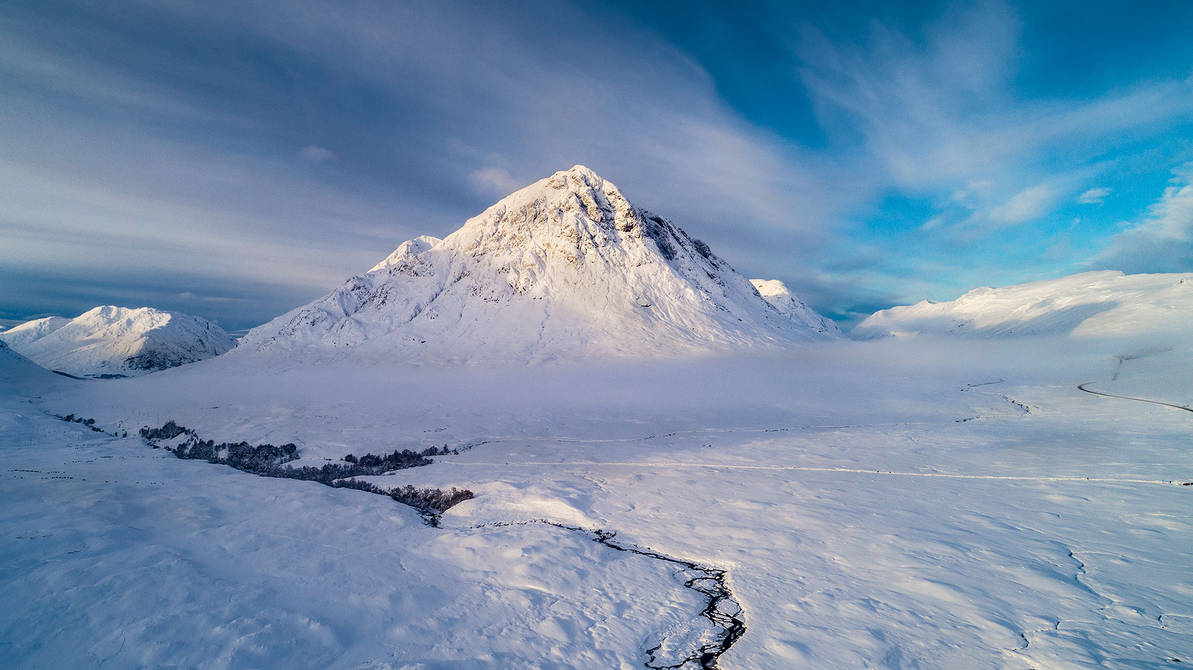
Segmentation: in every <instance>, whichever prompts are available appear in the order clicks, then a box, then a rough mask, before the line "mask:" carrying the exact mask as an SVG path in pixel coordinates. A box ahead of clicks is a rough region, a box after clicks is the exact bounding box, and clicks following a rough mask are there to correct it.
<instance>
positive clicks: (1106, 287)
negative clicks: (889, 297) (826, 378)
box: [850, 271, 1193, 339]
mask: <svg viewBox="0 0 1193 670" xmlns="http://www.w3.org/2000/svg"><path fill="white" fill-rule="evenodd" d="M1191 328H1193V274H1140V275H1124V274H1123V273H1121V272H1110V271H1104V272H1085V273H1081V274H1076V275H1072V276H1069V277H1063V278H1061V279H1053V280H1048V281H1039V282H1032V283H1030V284H1019V285H1017V286H1007V287H1005V288H988V287H983V288H978V289H974V290H972V291H970V292H969V293H966V294H965V295H963V296H961V297H960V298H957V299H956V300H952V301H949V302H939V303H934V302H930V301H927V300H924V301H922V302H919V303H916V304H914V305H908V306H904V307H892V308H890V309H884V310H882V311H880V312H876V313H874V314H873V315H871V316H869V317H868V318H866V320H865V321H862V322H861V323H860V324H858V325H857V327H856V328H854V329H853V331H852V332H851V333H850V334H851V335H852V336H853V337H855V338H859V339H872V338H879V337H888V336H909V335H916V334H920V333H932V334H947V335H971V336H983V337H1013V336H1022V335H1072V336H1075V337H1109V336H1119V335H1132V334H1143V333H1150V334H1159V333H1166V332H1171V333H1184V334H1186V335H1187V333H1188V332H1190V329H1191Z"/></svg>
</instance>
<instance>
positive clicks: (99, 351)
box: [0, 306, 236, 376]
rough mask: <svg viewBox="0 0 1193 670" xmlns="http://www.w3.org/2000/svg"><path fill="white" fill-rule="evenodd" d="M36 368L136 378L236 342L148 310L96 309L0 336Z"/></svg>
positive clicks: (198, 323) (195, 322)
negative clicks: (37, 366) (36, 366)
mask: <svg viewBox="0 0 1193 670" xmlns="http://www.w3.org/2000/svg"><path fill="white" fill-rule="evenodd" d="M0 340H4V341H5V342H6V343H8V345H9V346H10V347H12V349H13V350H14V351H17V352H19V353H21V354H23V355H24V356H26V357H28V358H29V359H30V360H32V361H34V362H35V363H37V364H38V365H40V366H42V367H44V368H47V369H50V370H61V371H62V372H66V373H69V374H72V375H80V376H84V375H86V376H99V375H123V376H127V375H138V374H144V373H147V372H153V371H155V370H163V369H165V368H170V367H174V366H176V365H183V364H186V363H193V362H195V361H200V360H203V359H205V358H210V357H212V356H218V355H219V354H222V353H224V352H225V351H228V350H229V349H231V348H232V347H233V346H235V344H236V342H235V340H233V339H232V337H231V336H230V335H228V334H227V333H225V332H224V331H223V329H221V328H220V327H219V326H217V325H215V324H213V323H211V322H210V321H207V320H205V319H200V318H198V317H195V316H190V315H187V314H179V313H177V312H164V311H161V310H157V309H153V308H152V307H140V308H137V309H130V308H127V307H112V306H104V307H96V308H94V309H92V310H90V311H88V312H86V313H84V314H82V315H80V316H78V317H75V318H74V319H64V318H62V317H57V316H51V317H47V318H44V319H36V320H34V321H29V322H26V323H23V324H21V325H19V326H16V327H14V328H11V329H9V330H7V331H4V332H3V333H0Z"/></svg>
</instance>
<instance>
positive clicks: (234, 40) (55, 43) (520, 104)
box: [0, 0, 1193, 328]
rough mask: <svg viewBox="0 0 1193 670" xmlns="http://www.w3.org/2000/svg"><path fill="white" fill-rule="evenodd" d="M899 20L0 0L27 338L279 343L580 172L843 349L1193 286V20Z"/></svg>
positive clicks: (978, 10) (750, 8)
mask: <svg viewBox="0 0 1193 670" xmlns="http://www.w3.org/2000/svg"><path fill="white" fill-rule="evenodd" d="M644 4H645V5H646V6H644ZM844 4H848V5H849V6H848V7H843V6H842V5H844ZM899 4H901V3H822V4H819V5H817V4H815V3H758V4H753V3H740V2H735V3H707V4H695V3H679V2H661V3H649V4H646V3H616V4H604V5H602V4H599V3H592V2H586V3H566V2H550V3H518V4H509V5H502V4H498V3H460V4H458V3H452V2H434V3H394V2H351V3H323V2H307V1H305V0H288V1H286V2H260V1H254V0H248V1H245V2H236V3H220V2H184V1H177V0H175V1H164V0H155V1H153V2H144V3H141V2H137V1H135V0H129V1H126V2H120V3H108V2H91V3H89V2H63V3H57V2H10V3H5V4H4V5H0V319H5V320H8V321H11V320H17V319H25V318H29V317H32V316H35V315H42V314H62V315H75V314H78V313H81V312H82V311H84V310H85V309H87V308H89V307H91V306H93V305H95V304H100V303H114V304H121V305H130V306H138V305H143V304H148V305H153V306H157V307H162V308H168V309H178V310H182V311H187V312H191V313H194V314H199V315H203V316H206V317H209V318H212V319H215V320H217V321H218V322H220V323H221V324H222V325H224V326H225V327H228V328H243V327H247V326H251V325H255V324H257V323H260V322H263V321H265V320H267V319H269V318H271V317H272V316H275V315H277V314H279V313H281V312H283V311H285V310H287V309H290V308H292V307H294V306H296V305H298V304H300V303H302V302H306V301H307V300H310V299H312V298H314V297H317V296H318V295H321V294H323V293H325V292H326V291H328V290H330V289H331V288H333V287H334V286H336V285H338V284H339V283H340V281H341V280H343V279H344V278H345V277H347V276H349V275H351V274H353V273H356V272H360V271H363V270H365V269H367V268H368V267H370V266H371V265H373V263H375V262H376V261H377V260H378V259H380V258H382V257H384V256H385V255H386V254H387V253H388V252H389V251H390V250H392V248H393V247H395V246H397V244H398V243H399V242H401V241H402V240H405V239H408V238H410V237H413V236H415V235H418V234H432V235H438V236H442V235H444V234H446V233H448V232H450V231H452V230H454V229H455V228H457V227H458V226H459V225H460V224H461V223H462V222H463V220H464V219H466V218H467V217H469V216H471V215H473V214H475V213H477V212H479V211H480V210H481V209H483V208H484V207H485V206H487V205H488V204H490V203H491V202H492V201H493V200H495V199H496V198H498V197H500V196H501V195H504V194H505V193H506V192H508V191H510V190H512V189H513V188H516V187H518V186H520V185H524V184H527V183H529V182H531V181H534V180H536V179H538V178H541V177H543V176H546V175H548V174H550V173H551V172H554V171H556V170H559V169H565V168H567V167H569V166H571V165H573V164H575V163H583V164H585V165H588V166H589V167H592V168H593V169H595V170H596V171H598V172H599V173H601V174H602V175H604V176H605V177H606V178H608V179H611V180H612V181H614V182H616V183H617V184H618V185H619V186H620V187H621V188H622V190H623V191H625V192H626V194H627V195H628V196H629V197H630V198H631V199H632V200H633V201H634V202H635V203H637V204H639V205H641V206H644V207H647V208H649V209H652V210H655V211H657V212H659V213H662V214H664V215H666V216H668V217H670V218H671V219H673V220H674V221H675V222H676V223H678V224H679V225H681V226H682V227H684V228H685V229H687V230H688V231H689V232H690V233H692V234H693V235H695V236H697V237H700V238H702V239H704V240H706V241H707V242H709V244H710V245H711V246H712V247H713V249H714V250H716V251H717V253H718V254H720V255H721V256H723V257H725V258H726V259H728V260H729V261H730V262H731V263H733V264H734V266H735V267H737V269H738V270H740V271H741V272H743V273H744V274H747V275H748V276H757V277H775V278H780V279H783V280H784V281H786V282H787V283H788V284H789V285H790V286H791V287H792V288H793V289H794V290H796V291H797V292H798V293H800V294H801V295H802V296H804V297H805V298H806V299H807V300H808V301H809V302H810V303H811V304H812V305H813V306H814V307H816V308H817V309H819V310H820V311H822V312H823V313H826V314H828V315H830V316H833V317H834V318H837V319H840V320H842V321H844V322H846V323H847V324H848V323H850V322H852V321H855V320H856V319H857V318H859V316H861V315H864V314H867V313H869V312H871V311H873V310H875V309H878V308H882V307H886V306H889V305H892V304H901V303H907V302H914V301H917V300H920V299H923V298H930V299H938V300H940V299H950V298H953V297H956V296H957V295H959V294H960V293H962V292H964V291H966V290H968V289H970V288H973V287H975V286H979V285H1005V284H1010V283H1017V282H1021V281H1029V280H1035V279H1046V278H1052V277H1058V276H1062V275H1065V274H1070V273H1073V272H1079V271H1083V270H1089V269H1120V270H1124V271H1128V272H1175V271H1186V272H1187V271H1193V186H1191V184H1193V39H1189V37H1188V36H1189V35H1190V34H1193V3H1188V2H1183V3H1175V2H1174V3H1147V2H1133V3H1105V4H1098V3H1089V2H1084V3H1075V2H1074V3H1063V2H1050V3H1031V4H1022V5H1016V4H1005V3H999V2H991V3H985V4H972V3H964V4H960V3H957V4H951V3H920V4H916V5H915V6H914V7H913V8H910V9H909V8H907V7H899V6H897V5H899Z"/></svg>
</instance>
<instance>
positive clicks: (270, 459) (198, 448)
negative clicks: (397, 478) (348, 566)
mask: <svg viewBox="0 0 1193 670" xmlns="http://www.w3.org/2000/svg"><path fill="white" fill-rule="evenodd" d="M141 437H143V438H145V441H146V442H148V443H149V444H150V445H152V446H153V448H154V449H158V448H162V445H160V444H159V442H161V441H168V440H176V439H178V438H179V437H183V438H184V439H182V440H180V441H179V442H178V444H176V445H174V446H165V447H164V448H165V449H167V450H168V451H170V452H172V453H173V454H174V455H175V456H177V457H178V458H185V459H197V460H204V461H207V462H208V463H217V464H220V465H229V466H231V467H234V468H236V469H237V470H242V471H244V472H249V473H252V474H254V475H259V476H262V477H277V478H281V479H300V480H304V481H313V482H319V483H320V484H324V485H327V486H331V487H334V488H350V489H356V490H358V491H367V492H369V493H376V494H378V495H384V496H389V497H390V498H393V499H394V500H396V501H397V502H400V503H402V504H404V505H409V506H410V507H413V508H414V509H416V510H418V512H419V514H421V515H422V516H423V519H424V520H425V521H426V522H427V523H428V524H429V525H431V526H438V525H439V515H440V514H442V513H443V512H446V511H447V510H448V509H449V508H451V507H452V506H454V505H456V504H457V503H460V502H463V501H465V500H468V499H470V498H473V497H474V495H473V493H472V491H469V490H466V489H457V488H455V487H452V488H450V489H448V490H446V491H445V490H443V489H438V488H429V489H419V488H415V487H413V486H410V485H407V486H404V487H397V488H394V489H386V488H382V487H380V486H377V485H375V484H371V483H369V482H365V481H360V480H358V479H353V477H360V476H369V475H381V474H385V473H386V472H391V471H393V470H403V469H405V468H414V467H418V466H420V465H430V464H431V463H432V462H433V461H431V459H430V458H428V457H429V456H441V455H447V454H458V453H459V451H458V450H455V449H448V447H447V445H443V447H431V448H429V449H424V450H423V451H421V452H416V451H410V450H409V449H402V450H397V449H395V450H394V451H393V452H392V453H389V454H383V455H381V456H377V455H375V454H365V455H364V456H360V457H357V456H354V455H352V454H348V455H347V456H345V457H344V460H343V462H338V463H337V462H333V463H324V464H323V465H321V466H318V467H316V466H313V465H304V466H301V467H293V466H290V465H287V464H288V463H290V462H291V461H295V460H298V447H297V446H295V445H294V444H293V443H289V444H283V445H281V446H275V445H272V444H258V445H252V444H249V443H248V442H220V443H218V444H217V443H216V442H215V441H214V440H203V439H200V438H199V436H198V434H196V433H195V431H193V430H191V429H190V428H185V427H183V426H180V425H178V424H177V423H175V422H174V421H173V420H170V421H167V422H166V423H165V424H163V425H162V427H161V428H150V427H148V426H145V427H144V428H142V429H141Z"/></svg>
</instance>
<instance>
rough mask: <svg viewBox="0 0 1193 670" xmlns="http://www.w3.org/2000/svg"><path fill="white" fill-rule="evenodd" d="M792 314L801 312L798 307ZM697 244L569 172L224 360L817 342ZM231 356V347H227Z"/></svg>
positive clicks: (583, 353) (820, 330)
mask: <svg viewBox="0 0 1193 670" xmlns="http://www.w3.org/2000/svg"><path fill="white" fill-rule="evenodd" d="M804 309H806V308H804ZM808 321H815V319H811V318H803V319H798V318H797V319H792V318H789V317H788V315H785V314H783V313H780V311H779V310H777V309H775V308H774V307H773V306H772V305H771V304H770V303H768V302H767V301H766V300H764V299H763V298H762V296H760V295H759V293H758V291H757V290H755V288H754V286H753V285H752V284H751V283H750V281H749V280H747V279H746V278H744V277H742V276H741V275H739V274H738V273H737V272H735V271H734V270H733V268H732V267H730V266H729V264H728V263H726V262H725V261H724V260H722V259H720V258H718V257H717V256H715V255H714V254H713V253H712V251H711V250H709V248H708V246H707V245H705V244H704V243H703V242H700V241H699V240H696V239H693V238H691V237H689V236H688V235H687V234H686V233H684V231H683V230H681V229H680V228H678V227H676V226H675V225H673V224H672V223H671V222H670V221H668V220H666V219H664V218H661V217H658V216H655V215H653V214H651V213H649V212H647V211H645V210H642V209H639V208H637V207H635V206H634V205H632V204H631V203H630V202H629V201H628V200H626V198H625V197H624V196H623V195H622V194H621V192H620V191H619V190H618V189H617V187H616V186H614V185H613V184H612V183H610V182H608V181H605V180H604V179H602V178H601V177H600V176H598V175H597V174H595V173H594V172H592V171H591V170H589V169H588V168H585V167H582V166H576V167H573V168H572V169H570V170H567V171H564V172H557V173H555V174H554V175H552V176H550V177H548V178H546V179H543V180H541V181H539V182H536V183H534V184H532V185H530V186H528V187H526V188H523V189H521V190H519V191H517V192H515V193H513V194H512V195H510V196H508V197H506V198H505V199H503V200H501V201H500V202H498V203H497V204H495V205H493V206H492V207H490V208H488V209H487V210H485V211H484V212H482V213H481V214H480V215H479V216H476V217H473V218H472V219H469V220H468V221H467V222H465V223H464V225H463V227H461V228H460V229H459V230H457V231H455V232H454V233H452V234H451V235H448V236H447V237H446V238H445V239H443V240H436V239H435V238H432V237H420V238H416V239H414V240H411V241H409V242H405V243H403V244H402V245H401V246H400V247H398V249H397V250H396V251H394V253H393V254H391V255H390V256H389V257H388V258H386V259H385V260H384V261H382V262H381V263H379V264H377V266H375V267H374V268H373V269H372V270H371V271H369V272H368V273H366V274H364V275H362V276H356V277H352V278H350V279H349V280H348V281H347V282H346V283H345V284H344V285H343V286H341V287H340V288H338V289H336V290H335V291H333V292H332V293H330V294H328V295H327V296H325V297H323V298H321V299H319V300H317V301H315V302H313V303H311V304H309V305H306V306H304V307H300V308H298V309H296V310H294V311H292V312H290V313H288V314H284V315H282V316H280V317H278V318H277V319H274V320H273V321H271V322H270V323H268V324H265V325H264V326H261V327H259V328H256V329H254V330H252V331H251V332H250V333H249V334H248V336H246V338H245V342H244V345H243V346H241V347H240V348H239V351H238V355H248V353H249V352H259V351H273V352H285V351H289V350H293V349H305V350H308V352H307V353H308V355H307V356H306V358H305V360H310V359H312V358H320V357H321V354H323V353H327V354H330V353H331V352H335V351H343V350H344V349H346V348H351V349H353V350H354V355H359V354H360V353H361V352H373V353H374V354H376V355H377V356H378V357H384V358H387V359H394V358H396V359H398V360H403V361H410V362H414V361H437V362H480V361H506V362H543V361H550V360H563V359H574V358H595V357H609V356H616V357H658V356H674V355H677V354H685V353H703V352H710V351H725V350H735V349H745V348H749V349H753V348H758V347H770V346H773V345H784V344H790V343H792V342H800V341H809V340H816V339H825V338H826V337H828V334H827V333H828V332H829V331H827V330H826V329H825V328H824V327H823V326H822V325H820V326H817V325H809V323H808ZM241 352H243V353H241Z"/></svg>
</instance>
